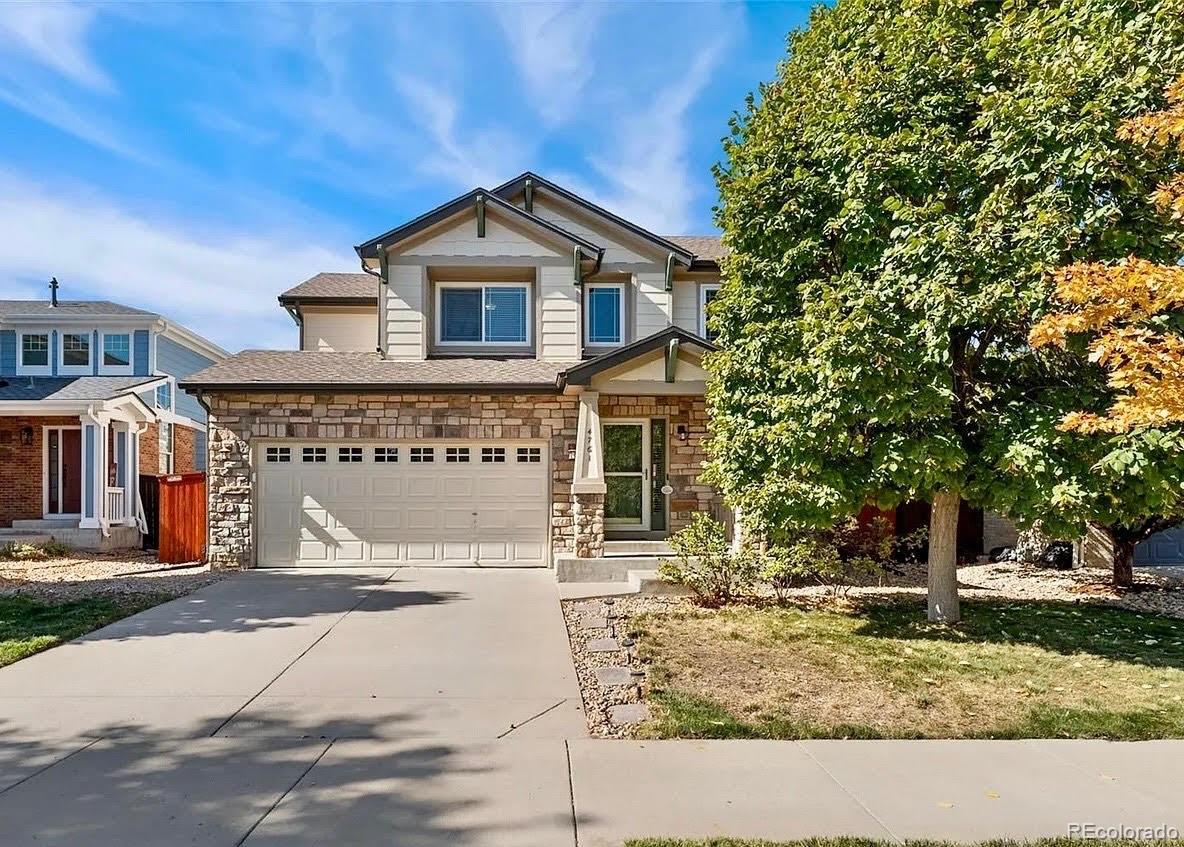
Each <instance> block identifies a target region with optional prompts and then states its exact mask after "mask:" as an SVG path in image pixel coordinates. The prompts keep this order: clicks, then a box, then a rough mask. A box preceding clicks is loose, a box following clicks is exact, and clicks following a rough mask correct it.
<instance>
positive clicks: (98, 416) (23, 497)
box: [0, 398, 153, 550]
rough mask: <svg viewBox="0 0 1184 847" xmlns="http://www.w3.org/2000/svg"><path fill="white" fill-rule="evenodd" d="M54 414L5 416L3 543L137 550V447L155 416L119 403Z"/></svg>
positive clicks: (0, 480)
mask: <svg viewBox="0 0 1184 847" xmlns="http://www.w3.org/2000/svg"><path fill="white" fill-rule="evenodd" d="M53 411H54V414H45V415H36V414H28V413H24V414H20V415H15V414H0V459H2V461H0V489H2V490H3V491H4V495H3V497H2V498H0V544H4V543H11V542H14V541H25V542H37V541H45V540H48V539H52V540H55V541H58V542H60V543H63V544H67V545H69V546H71V547H76V548H79V549H85V550H114V549H121V548H129V547H137V546H139V543H140V533H141V532H142V530H143V519H142V509H141V506H140V502H139V491H138V479H139V441H140V435H141V434H142V433H143V432H144V430H145V428H146V426H147V424H148V422H149V421H151V420H152V419H153V415H152V412H151V410H149V409H148V408H147V407H146V406H145V405H144V404H143V403H142V402H140V401H139V400H138V399H134V400H126V399H125V400H123V401H122V402H121V400H120V399H119V398H117V399H116V400H111V401H107V402H103V403H95V404H91V405H90V406H88V407H87V408H86V410H85V411H83V412H81V413H80V414H78V415H66V414H61V413H60V412H59V411H58V410H57V409H54V410H53Z"/></svg>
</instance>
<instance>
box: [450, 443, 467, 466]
mask: <svg viewBox="0 0 1184 847" xmlns="http://www.w3.org/2000/svg"><path fill="white" fill-rule="evenodd" d="M468 460H469V448H468V447H445V448H444V461H445V462H460V463H462V464H463V463H465V462H467V461H468Z"/></svg>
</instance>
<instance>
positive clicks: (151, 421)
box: [0, 292, 227, 549]
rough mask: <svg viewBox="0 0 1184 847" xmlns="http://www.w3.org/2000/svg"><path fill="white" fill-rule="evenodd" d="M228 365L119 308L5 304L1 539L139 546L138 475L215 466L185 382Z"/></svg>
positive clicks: (0, 314)
mask: <svg viewBox="0 0 1184 847" xmlns="http://www.w3.org/2000/svg"><path fill="white" fill-rule="evenodd" d="M55 294H56V292H55ZM226 356H227V353H226V351H225V350H223V349H222V348H220V347H218V346H217V345H215V344H213V343H212V342H210V341H208V340H206V339H205V338H202V337H201V336H199V335H197V334H196V333H194V332H192V331H191V330H189V329H186V328H185V327H183V326H181V325H179V324H177V323H174V322H173V321H170V320H168V319H166V318H164V317H162V316H161V315H159V314H156V313H154V312H148V311H145V310H142V309H136V308H133V307H130V306H123V305H120V304H118V303H111V302H109V301H105V300H85V301H78V300H73V301H68V300H61V301H59V300H58V299H57V297H56V296H54V297H52V298H50V299H48V300H44V301H40V300H0V542H2V541H3V537H2V536H3V535H5V534H13V533H16V532H38V531H52V534H53V535H54V537H56V538H59V539H60V540H62V541H65V542H66V543H69V544H72V545H73V546H76V547H83V548H93V549H109V548H116V547H131V546H137V545H138V544H139V539H140V533H141V531H142V530H143V523H142V519H141V517H140V515H141V513H142V510H141V508H140V504H139V502H138V485H137V481H138V478H139V476H140V474H145V473H147V474H171V473H184V472H187V471H195V470H204V469H205V466H206V413H205V410H204V409H203V408H202V407H201V405H200V404H199V403H198V402H197V401H196V400H195V398H193V397H191V396H189V395H186V394H180V395H179V394H178V392H177V390H176V383H177V380H178V379H183V378H185V377H187V376H189V375H190V374H192V373H194V372H196V371H198V370H201V369H202V368H205V367H207V366H208V365H210V364H213V363H214V362H217V361H220V360H221V359H223V358H225V357H226Z"/></svg>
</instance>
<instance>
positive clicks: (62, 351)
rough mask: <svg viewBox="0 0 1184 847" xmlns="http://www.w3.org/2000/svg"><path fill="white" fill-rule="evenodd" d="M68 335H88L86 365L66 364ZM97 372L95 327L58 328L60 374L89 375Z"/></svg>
mask: <svg viewBox="0 0 1184 847" xmlns="http://www.w3.org/2000/svg"><path fill="white" fill-rule="evenodd" d="M67 335H85V336H86V339H87V341H86V364H85V365H67V364H66V336H67ZM94 372H95V331H94V330H93V329H85V330H84V329H82V328H79V329H73V328H71V329H66V330H58V374H59V375H60V376H87V375H89V374H93V373H94Z"/></svg>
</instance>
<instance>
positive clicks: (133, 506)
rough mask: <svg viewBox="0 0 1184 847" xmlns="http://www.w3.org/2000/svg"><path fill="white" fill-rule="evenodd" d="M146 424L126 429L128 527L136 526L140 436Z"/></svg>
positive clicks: (125, 498) (138, 496)
mask: <svg viewBox="0 0 1184 847" xmlns="http://www.w3.org/2000/svg"><path fill="white" fill-rule="evenodd" d="M146 427H147V424H132V425H131V426H129V427H128V442H127V487H126V488H125V489H124V492H125V493H124V495H123V497H124V502H125V503H127V523H128V526H136V525H137V520H138V519H137V517H136V516H137V514H138V513H139V506H138V504H139V501H140V434H141V433H142V432H143V431H144V429H145V428H146Z"/></svg>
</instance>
